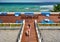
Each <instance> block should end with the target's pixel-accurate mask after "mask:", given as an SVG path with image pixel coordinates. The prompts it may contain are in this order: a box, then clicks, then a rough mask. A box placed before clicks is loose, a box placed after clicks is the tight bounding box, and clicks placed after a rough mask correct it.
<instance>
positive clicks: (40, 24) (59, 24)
mask: <svg viewBox="0 0 60 42" xmlns="http://www.w3.org/2000/svg"><path fill="white" fill-rule="evenodd" d="M37 25H38V26H60V23H53V24H42V23H37Z"/></svg>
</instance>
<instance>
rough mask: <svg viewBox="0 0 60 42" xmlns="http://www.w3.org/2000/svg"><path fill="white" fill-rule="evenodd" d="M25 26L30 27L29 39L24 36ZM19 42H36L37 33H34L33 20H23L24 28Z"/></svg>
mask: <svg viewBox="0 0 60 42" xmlns="http://www.w3.org/2000/svg"><path fill="white" fill-rule="evenodd" d="M27 24H30V25H31V31H30V36H29V37H27V36H26V35H25V31H26V26H27ZM21 42H38V38H37V33H36V30H35V26H34V20H32V19H26V20H25V27H24V31H23V35H22V40H21Z"/></svg>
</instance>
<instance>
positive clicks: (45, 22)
mask: <svg viewBox="0 0 60 42" xmlns="http://www.w3.org/2000/svg"><path fill="white" fill-rule="evenodd" d="M41 23H42V24H47V23H48V24H52V23H54V22H53V21H52V20H50V21H45V20H43V21H41Z"/></svg>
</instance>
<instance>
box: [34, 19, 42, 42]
mask: <svg viewBox="0 0 60 42" xmlns="http://www.w3.org/2000/svg"><path fill="white" fill-rule="evenodd" d="M35 26H36V31H37V36H38V42H42V37H41V33H40V30H39V28H37V20H35Z"/></svg>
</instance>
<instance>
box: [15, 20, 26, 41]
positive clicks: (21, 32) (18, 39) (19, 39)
mask: <svg viewBox="0 0 60 42" xmlns="http://www.w3.org/2000/svg"><path fill="white" fill-rule="evenodd" d="M24 26H25V20H23V26H22V27H21V29H20V31H19V34H18V38H17V41H16V42H21V39H22V35H23V30H24Z"/></svg>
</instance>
